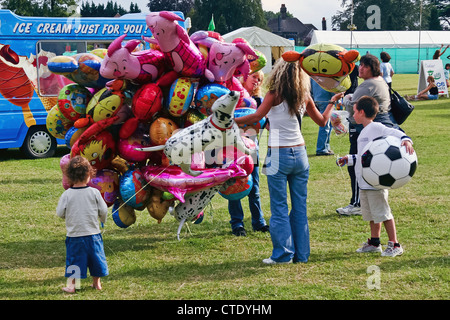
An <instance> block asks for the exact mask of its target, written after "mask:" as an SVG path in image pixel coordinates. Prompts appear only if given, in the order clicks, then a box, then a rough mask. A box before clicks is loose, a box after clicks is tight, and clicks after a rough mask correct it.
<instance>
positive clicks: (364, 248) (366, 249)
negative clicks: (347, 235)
mask: <svg viewBox="0 0 450 320" xmlns="http://www.w3.org/2000/svg"><path fill="white" fill-rule="evenodd" d="M381 251H383V250H382V249H381V244H379V245H378V246H374V245H371V244H369V239H367V242H364V243H363V246H362V247H361V248H358V249H356V252H359V253H364V252H381Z"/></svg>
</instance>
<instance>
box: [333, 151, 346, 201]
mask: <svg viewBox="0 0 450 320" xmlns="http://www.w3.org/2000/svg"><path fill="white" fill-rule="evenodd" d="M335 157H336V163H337V161H338V159H339V158H340V156H339V154H336V155H335ZM338 167H339V170H340V171H341V174H342V178H343V179H344V180H345V179H346V176H345V174H344V169H342V167H341V166H338ZM345 191H346V192H349V190H348V185H347V184H345Z"/></svg>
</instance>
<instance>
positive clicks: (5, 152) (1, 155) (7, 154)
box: [0, 146, 70, 161]
mask: <svg viewBox="0 0 450 320" xmlns="http://www.w3.org/2000/svg"><path fill="white" fill-rule="evenodd" d="M69 152H70V149H69V148H67V147H66V146H58V147H57V148H56V151H55V154H54V155H53V157H52V158H61V157H62V156H64V155H66V154H68V153H69ZM10 160H30V159H28V158H27V157H25V155H24V154H23V153H22V152H21V151H20V150H19V149H18V148H13V149H0V161H10Z"/></svg>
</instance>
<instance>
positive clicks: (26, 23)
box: [0, 10, 182, 158]
mask: <svg viewBox="0 0 450 320" xmlns="http://www.w3.org/2000/svg"><path fill="white" fill-rule="evenodd" d="M177 14H178V12H177ZM181 14H182V13H181ZM145 16H146V14H145V13H137V14H126V15H124V16H122V17H119V18H79V17H69V18H49V17H22V16H18V15H16V14H14V13H12V12H11V11H10V10H0V149H7V148H20V150H21V151H22V152H23V153H24V154H25V155H26V156H27V157H29V158H44V157H49V156H52V155H53V154H54V152H55V150H56V147H57V145H58V144H65V141H64V140H63V139H62V138H59V139H57V138H55V137H54V136H53V135H51V134H49V132H48V130H47V126H46V118H47V114H48V112H49V111H50V110H51V108H52V107H53V106H55V104H56V103H57V99H58V94H59V92H60V90H61V88H63V87H64V86H65V85H67V84H69V83H71V81H70V80H69V79H68V78H67V77H65V76H64V75H60V74H55V73H53V72H50V70H49V68H48V65H47V63H48V62H49V61H50V60H51V59H52V58H53V57H56V56H64V55H74V54H77V53H83V52H90V51H95V50H97V49H101V48H107V47H108V46H109V44H110V43H111V42H112V41H113V40H114V39H116V38H118V37H119V36H121V35H123V34H127V37H126V39H125V41H128V40H130V39H142V36H146V37H149V36H151V32H150V30H149V29H148V27H147V25H146V23H145ZM147 45H148V44H147ZM143 46H144V47H143V48H145V43H144V42H143ZM147 48H148V47H147ZM103 52H105V50H103Z"/></svg>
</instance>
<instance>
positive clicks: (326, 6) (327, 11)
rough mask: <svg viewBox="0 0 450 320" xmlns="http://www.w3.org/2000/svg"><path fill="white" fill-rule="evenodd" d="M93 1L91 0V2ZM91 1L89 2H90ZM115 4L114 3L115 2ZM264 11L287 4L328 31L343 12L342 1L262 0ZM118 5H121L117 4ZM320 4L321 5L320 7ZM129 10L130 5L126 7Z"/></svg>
mask: <svg viewBox="0 0 450 320" xmlns="http://www.w3.org/2000/svg"><path fill="white" fill-rule="evenodd" d="M90 1H91V0H90ZM90 1H89V2H90ZM131 1H132V2H134V3H137V4H138V6H139V9H141V11H142V12H148V8H147V3H148V0H131ZM225 1H226V0H225ZM107 2H108V0H94V3H105V4H106V3H107ZM113 2H114V1H113ZM261 2H262V6H263V10H264V11H273V12H279V11H280V8H281V4H283V3H284V4H285V5H286V8H287V11H288V12H290V13H291V14H292V15H293V16H294V17H295V18H297V19H299V20H300V21H301V22H303V23H305V24H307V23H310V24H313V25H314V26H315V27H316V28H317V29H318V30H322V18H323V17H325V19H326V20H327V29H328V30H331V17H332V16H333V15H335V14H336V13H337V11H340V10H342V8H341V6H340V4H341V2H342V1H341V0H319V1H317V0H261ZM117 3H120V1H119V2H117ZM318 4H319V5H318ZM122 6H123V7H124V9H127V10H128V5H126V6H124V5H123V4H122Z"/></svg>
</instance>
